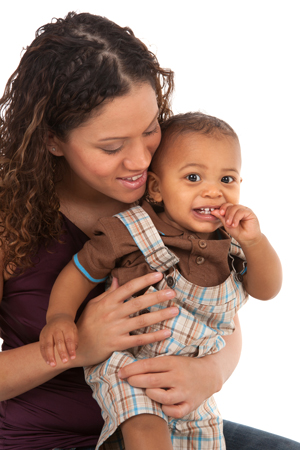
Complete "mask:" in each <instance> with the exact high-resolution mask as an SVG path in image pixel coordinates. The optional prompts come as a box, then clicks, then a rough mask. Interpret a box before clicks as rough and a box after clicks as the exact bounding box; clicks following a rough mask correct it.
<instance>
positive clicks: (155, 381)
mask: <svg viewBox="0 0 300 450" xmlns="http://www.w3.org/2000/svg"><path fill="white" fill-rule="evenodd" d="M234 322H235V326H236V328H235V331H234V333H233V334H231V335H229V336H225V337H224V340H225V341H226V346H225V347H224V348H223V349H222V350H221V351H219V352H218V353H214V354H212V355H208V356H204V357H202V358H190V357H187V356H162V357H159V358H151V359H143V360H140V361H137V362H134V363H132V364H129V365H128V366H126V367H123V368H122V369H121V370H120V372H119V376H120V377H122V378H126V379H127V381H128V382H129V383H130V384H131V385H132V386H135V387H142V388H145V389H146V394H147V395H148V396H149V397H150V398H152V399H153V400H155V401H157V402H159V403H162V405H163V406H162V409H163V411H164V412H165V413H166V414H167V415H169V416H171V417H175V418H180V417H183V416H184V415H186V414H189V413H190V412H191V411H194V410H195V409H196V408H197V407H198V406H200V405H201V403H202V402H203V401H204V400H206V399H207V398H209V397H210V396H211V395H213V394H215V393H216V392H218V391H220V390H221V388H222V386H223V384H224V383H225V382H226V381H227V380H228V378H229V377H230V376H231V374H232V373H233V371H234V369H235V368H236V366H237V364H238V361H239V358H240V354H241V348H242V335H241V328H240V323H239V319H238V316H237V315H236V316H235V318H234ZM165 388H167V390H166V389H165Z"/></svg>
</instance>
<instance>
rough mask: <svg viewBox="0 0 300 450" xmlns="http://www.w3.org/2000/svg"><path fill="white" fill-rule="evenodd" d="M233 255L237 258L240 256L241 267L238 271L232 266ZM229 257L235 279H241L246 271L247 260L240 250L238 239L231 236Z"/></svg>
mask: <svg viewBox="0 0 300 450" xmlns="http://www.w3.org/2000/svg"><path fill="white" fill-rule="evenodd" d="M235 256H237V257H238V258H240V259H241V260H242V261H243V268H242V270H241V271H240V272H239V273H237V272H236V270H235V267H234V257H235ZM229 257H230V259H231V265H232V269H233V271H234V272H235V277H236V279H237V280H238V281H243V275H244V274H245V273H246V272H247V261H246V257H245V254H244V252H243V250H242V247H241V246H240V244H239V243H238V241H236V240H235V239H234V238H233V237H231V245H230V249H229Z"/></svg>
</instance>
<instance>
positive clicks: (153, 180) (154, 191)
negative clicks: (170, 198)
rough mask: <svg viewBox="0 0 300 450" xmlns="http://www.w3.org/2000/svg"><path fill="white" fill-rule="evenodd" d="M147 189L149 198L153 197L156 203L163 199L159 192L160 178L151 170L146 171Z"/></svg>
mask: <svg viewBox="0 0 300 450" xmlns="http://www.w3.org/2000/svg"><path fill="white" fill-rule="evenodd" d="M147 191H148V195H149V197H150V198H151V199H153V200H154V201H155V202H156V203H160V202H162V201H163V198H162V196H161V193H160V179H159V176H157V175H156V174H155V173H153V172H148V178H147Z"/></svg>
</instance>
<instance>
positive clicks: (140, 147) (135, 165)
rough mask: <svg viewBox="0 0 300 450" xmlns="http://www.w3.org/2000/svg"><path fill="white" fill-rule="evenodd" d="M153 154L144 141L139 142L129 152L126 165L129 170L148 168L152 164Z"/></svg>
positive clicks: (125, 160) (125, 161)
mask: <svg viewBox="0 0 300 450" xmlns="http://www.w3.org/2000/svg"><path fill="white" fill-rule="evenodd" d="M151 159H152V154H151V152H150V151H149V149H148V148H147V146H146V145H144V143H143V142H141V143H137V144H135V145H134V146H132V148H131V149H130V151H129V152H128V154H127V155H126V157H125V159H124V165H125V167H126V168H127V169H128V170H138V171H141V170H146V169H148V167H149V166H150V162H151Z"/></svg>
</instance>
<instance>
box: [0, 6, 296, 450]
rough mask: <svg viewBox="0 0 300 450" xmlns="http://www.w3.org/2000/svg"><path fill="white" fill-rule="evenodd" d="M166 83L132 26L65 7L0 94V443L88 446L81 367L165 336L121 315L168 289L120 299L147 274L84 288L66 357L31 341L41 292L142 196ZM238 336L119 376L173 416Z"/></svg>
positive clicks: (93, 430)
mask: <svg viewBox="0 0 300 450" xmlns="http://www.w3.org/2000/svg"><path fill="white" fill-rule="evenodd" d="M172 88H173V74H172V72H171V71H169V70H163V69H162V68H160V66H159V64H158V62H157V60H156V58H155V56H154V55H153V54H152V53H151V52H149V51H148V50H147V48H146V47H145V46H144V45H143V44H142V43H141V42H140V41H139V40H138V39H136V38H135V36H134V35H133V33H132V32H131V30H129V29H125V28H121V27H119V26H117V25H116V24H114V23H112V22H110V21H109V20H107V19H105V18H102V17H99V16H93V15H90V14H79V15H76V14H74V13H70V14H68V16H67V17H66V18H65V19H59V20H57V21H56V22H53V23H49V24H47V25H45V26H44V27H41V28H40V29H39V30H38V32H37V34H36V38H35V40H34V41H33V43H32V44H31V45H30V46H29V47H28V48H27V50H26V52H25V53H24V55H23V57H22V60H21V62H20V65H19V67H18V69H17V70H16V72H15V73H14V74H13V75H12V77H11V78H10V80H9V81H8V84H7V87H6V90H5V92H4V96H3V98H2V100H1V112H2V117H3V118H2V120H1V148H0V155H1V171H0V173H1V183H0V204H1V212H0V239H1V241H0V243H1V247H0V251H1V273H2V277H1V281H0V286H1V295H2V301H1V304H0V327H1V337H2V339H3V340H4V344H3V348H2V350H3V351H2V352H1V353H0V358H1V361H0V380H1V381H0V392H1V397H0V400H1V401H2V403H1V409H0V429H1V434H0V449H6V450H9V449H14V450H21V449H22V450H29V449H30V450H37V449H39V450H40V449H53V448H64V449H67V448H74V447H76V448H85V449H89V448H93V447H94V446H95V445H96V442H97V439H98V435H99V432H100V429H101V415H100V414H99V411H98V406H97V404H96V402H95V401H94V400H93V399H92V396H91V390H90V388H89V387H88V386H87V385H86V384H85V382H84V377H83V371H82V366H86V365H92V364H96V363H98V362H99V361H103V360H105V359H107V357H108V356H109V355H110V354H111V353H112V352H113V351H115V350H122V349H126V348H129V347H132V346H135V345H143V344H146V343H149V342H153V341H155V340H161V339H164V338H165V337H166V336H168V334H167V333H166V332H165V331H164V330H162V331H161V332H159V333H158V334H155V335H142V336H141V337H138V338H137V337H136V336H131V335H130V334H129V333H130V331H132V330H134V329H137V328H140V327H143V326H145V325H148V324H150V323H155V322H159V321H162V320H164V319H166V318H168V317H171V316H172V315H176V314H177V310H176V309H166V310H163V311H162V312H160V313H153V314H148V315H147V317H146V318H144V320H143V323H141V321H139V320H137V319H132V318H129V315H130V314H132V313H133V312H136V311H138V310H140V309H144V308H146V307H148V306H150V305H153V304H155V303H158V302H162V301H165V300H167V299H169V298H171V297H172V296H173V295H174V293H173V291H170V290H166V291H163V292H161V293H160V294H153V295H152V294H151V295H148V296H144V297H138V298H137V300H136V301H134V302H127V303H124V300H126V299H127V298H128V297H130V296H131V295H133V294H134V293H135V292H138V291H140V290H141V289H143V288H145V287H147V286H149V285H151V284H153V283H155V282H156V281H157V279H155V276H156V275H150V276H149V275H147V276H144V277H142V278H138V279H136V280H133V281H132V282H130V283H127V284H125V285H124V286H122V287H120V288H118V285H117V281H116V280H114V282H113V284H112V287H111V289H110V290H109V291H108V292H106V293H105V294H102V295H100V296H99V294H100V291H99V290H94V291H93V292H92V293H91V296H90V297H89V299H90V298H92V300H90V301H89V302H88V300H89V299H87V301H86V302H85V303H84V309H83V312H82V311H80V312H82V314H81V316H80V319H79V321H78V330H79V342H80V344H79V348H78V349H77V358H76V360H74V361H69V362H67V363H65V364H63V363H60V362H58V364H57V366H56V367H55V368H53V367H51V366H47V365H46V364H45V363H44V361H43V359H42V357H41V356H40V351H39V343H38V338H39V333H40V330H41V329H42V327H43V326H44V324H45V314H46V310H47V305H48V300H49V294H50V291H51V287H52V284H53V283H54V280H55V278H56V277H57V275H58V273H59V272H60V271H61V269H62V268H63V267H64V266H65V264H66V263H67V262H68V261H69V259H70V258H71V257H72V255H73V254H74V253H76V252H77V251H78V250H79V249H80V248H81V247H82V246H83V244H84V242H86V240H87V239H88V238H89V237H90V236H91V234H92V230H93V226H94V223H95V221H96V219H97V218H98V217H99V215H103V216H107V215H112V214H115V213H116V212H119V211H121V210H123V209H126V208H128V206H130V205H131V204H132V203H134V202H135V201H136V200H137V199H138V198H139V197H140V196H141V195H142V194H143V192H144V188H145V182H146V176H147V174H146V171H147V168H148V166H149V164H150V161H151V157H152V155H153V153H154V152H155V150H156V148H157V146H158V144H159V141H160V127H159V123H160V122H161V121H163V120H164V119H165V118H166V117H168V115H170V109H169V108H170V107H169V100H170V95H171V92H172ZM97 295H98V296H97ZM80 312H79V315H80ZM145 320H146V321H147V323H145ZM240 342H241V340H240V329H239V326H238V320H237V319H236V332H235V333H234V334H233V335H232V336H230V337H228V338H227V339H226V344H227V345H226V347H225V348H224V349H223V350H222V351H220V352H219V353H217V354H215V355H212V356H208V357H205V358H202V359H201V360H197V359H195V360H192V359H190V358H184V357H165V358H159V359H158V360H155V359H154V360H151V359H150V360H145V361H139V362H137V363H135V364H132V365H131V366H129V367H128V368H126V369H127V371H126V372H125V374H123V375H125V376H126V377H128V380H129V382H130V383H132V384H134V385H135V386H141V387H143V388H146V393H147V395H149V397H151V398H153V399H154V400H156V401H158V402H160V403H162V404H163V408H165V411H166V413H167V414H169V415H173V416H174V417H180V416H182V415H184V414H187V413H188V412H189V411H192V410H193V409H195V408H196V407H197V406H198V405H200V404H201V403H202V401H203V400H204V399H206V398H208V397H209V396H210V395H211V394H213V393H214V392H216V391H218V390H219V389H221V387H222V384H223V383H224V382H225V381H226V379H227V378H228V377H229V376H230V374H231V373H232V371H233V370H234V368H235V366H236V364H237V362H238V358H239V354H240ZM57 361H58V358H57ZM153 373H155V375H153ZM166 387H167V388H169V389H168V390H167V391H166V390H165V389H163V388H166ZM226 429H227V433H228V435H231V436H233V438H231V437H230V438H229V441H228V448H232V449H234V448H238V449H241V448H243V446H242V444H241V441H240V440H239V439H237V438H236V437H235V436H237V435H238V433H243V430H242V431H240V430H241V428H240V426H238V425H235V424H226V425H225V437H226ZM236 430H237V431H236ZM250 431H251V430H250ZM250 431H249V432H248V434H247V442H249V441H250V439H251V433H250ZM254 434H255V437H256V438H257V439H258V440H259V442H260V443H259V444H257V447H256V448H261V449H267V448H268V445H266V443H265V442H264V441H263V439H264V438H265V434H263V433H262V434H260V433H259V432H256V431H254ZM259 434H260V436H259ZM248 436H249V439H248ZM257 436H258V437H257ZM230 439H233V441H234V444H233V446H231V444H230ZM273 441H275V443H274V442H271V443H270V446H269V448H272V449H276V448H278V449H279V448H282V449H283V448H289V447H287V444H286V440H281V439H280V438H276V437H274V438H273ZM276 442H277V444H278V445H277V444H276ZM276 445H277V447H276ZM292 445H294V444H292ZM295 445H296V446H298V444H295ZM234 446H236V447H234ZM245 448H247V447H245ZM252 448H255V447H252ZM290 448H298V447H290Z"/></svg>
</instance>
